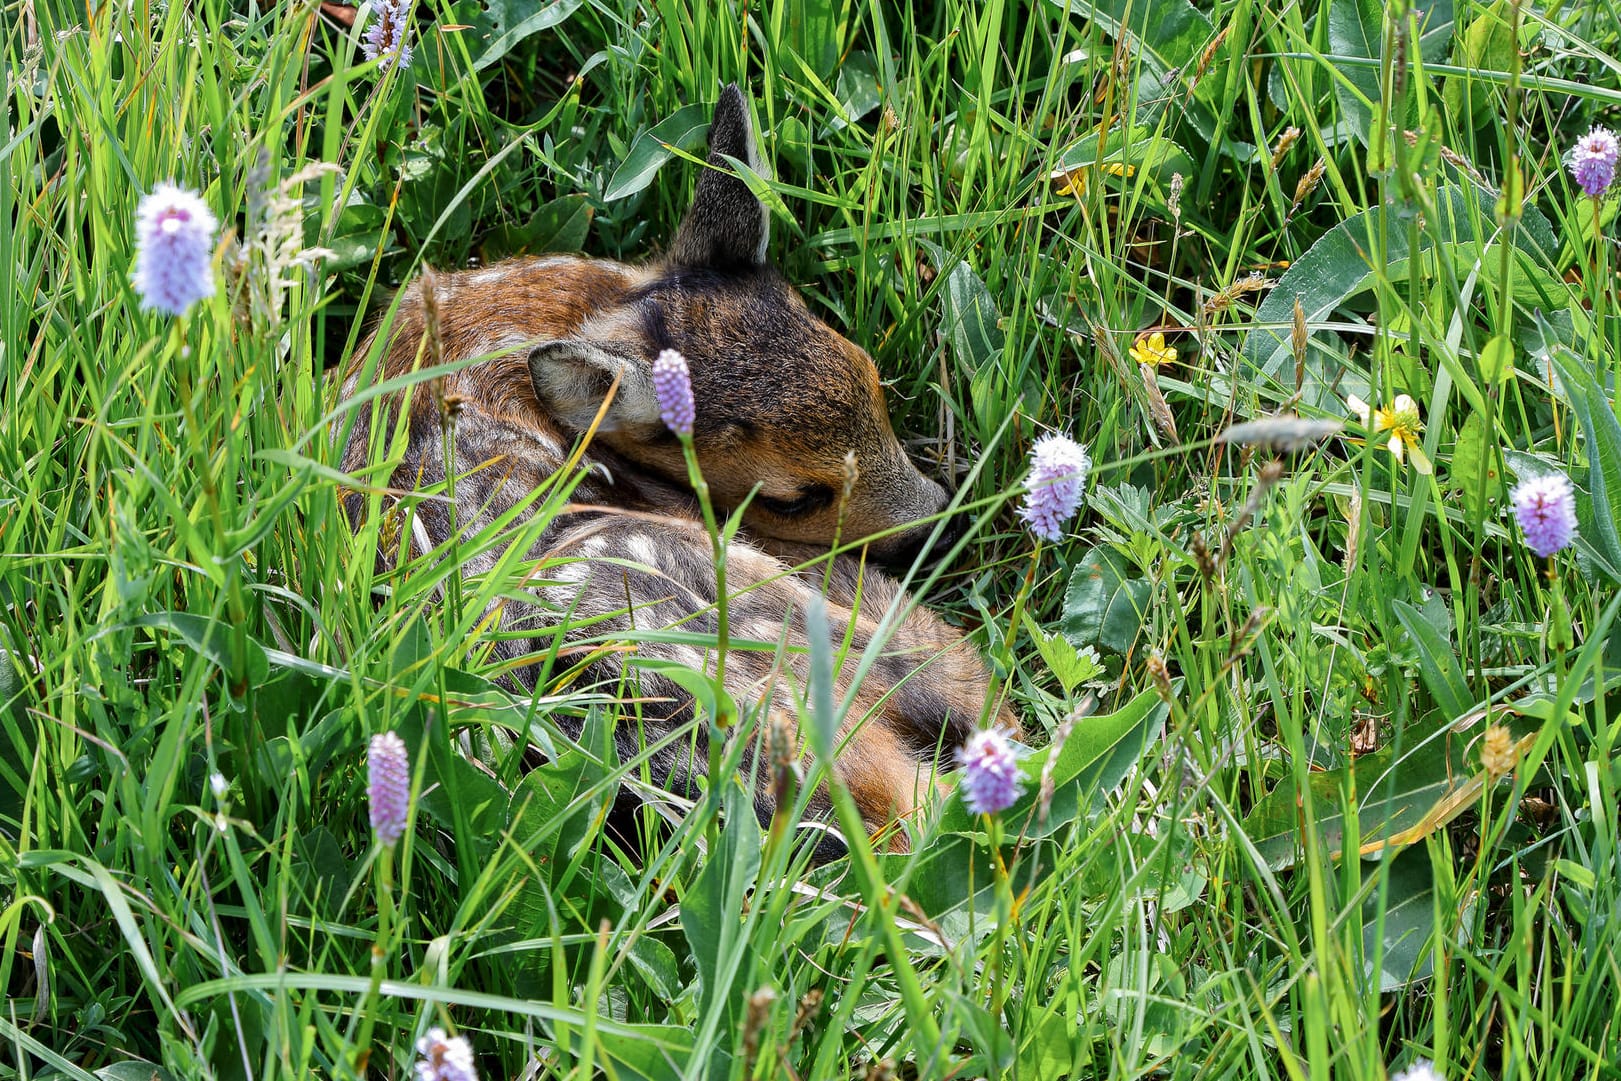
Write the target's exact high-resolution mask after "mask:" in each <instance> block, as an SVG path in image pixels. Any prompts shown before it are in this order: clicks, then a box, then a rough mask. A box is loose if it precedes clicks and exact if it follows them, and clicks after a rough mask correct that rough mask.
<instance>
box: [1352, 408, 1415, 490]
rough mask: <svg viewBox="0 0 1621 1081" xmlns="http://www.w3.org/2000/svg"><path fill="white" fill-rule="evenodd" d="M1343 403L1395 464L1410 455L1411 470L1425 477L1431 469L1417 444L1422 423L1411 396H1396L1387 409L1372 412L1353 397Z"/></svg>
mask: <svg viewBox="0 0 1621 1081" xmlns="http://www.w3.org/2000/svg"><path fill="white" fill-rule="evenodd" d="M1345 404H1346V405H1348V406H1350V407H1351V412H1353V413H1355V414H1356V415H1357V416H1358V417H1359V418H1361V420H1362V425H1363V427H1365V428H1367V429H1368V430H1369V431H1370V432H1372V433H1373V437H1374V438H1375V439H1378V440H1383V441H1384V445H1385V449H1386V450H1388V451H1390V453H1391V454H1394V455H1395V456H1396V460H1397V461H1398V462H1405V461H1406V460H1407V456H1408V455H1411V456H1412V459H1413V468H1415V469H1417V470H1418V471H1419V472H1420V473H1423V474H1425V475H1426V476H1427V475H1429V474H1430V473H1431V472H1432V471H1433V470H1434V466H1432V465H1431V464H1430V460H1429V458H1428V457H1427V456H1426V455H1425V453H1424V448H1423V447H1421V446H1420V445H1419V435H1420V434H1421V433H1422V432H1423V431H1424V422H1423V420H1421V419H1420V418H1419V415H1418V403H1417V402H1415V401H1413V399H1412V397H1411V396H1409V395H1406V394H1398V395H1396V400H1395V401H1394V402H1392V403H1391V404H1390V408H1388V409H1384V408H1380V409H1372V408H1370V407H1369V406H1368V403H1367V402H1365V401H1363V400H1362V399H1361V398H1358V397H1357V396H1356V395H1354V394H1353V395H1351V396H1350V397H1349V398H1347V399H1346V400H1345ZM1386 432H1388V433H1390V436H1389V438H1388V439H1386V438H1385V433H1386Z"/></svg>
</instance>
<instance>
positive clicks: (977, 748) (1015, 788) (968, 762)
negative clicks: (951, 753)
mask: <svg viewBox="0 0 1621 1081" xmlns="http://www.w3.org/2000/svg"><path fill="white" fill-rule="evenodd" d="M957 764H958V765H959V766H961V767H962V782H961V784H960V786H959V790H960V791H961V792H962V802H963V806H965V807H967V808H968V810H969V811H971V812H973V813H974V814H977V815H978V814H987V815H991V814H996V813H997V812H998V811H1005V810H1007V809H1008V808H1009V807H1011V806H1013V801H1014V800H1016V799H1018V798H1019V790H1020V788H1021V787H1022V786H1023V784H1024V777H1023V776H1022V775H1020V773H1019V753H1018V752H1017V751H1016V750H1014V748H1013V744H1012V743H1011V742H1009V741H1008V738H1007V734H1006V733H1005V732H1003V731H1002V730H1001V729H998V728H989V729H986V730H984V731H982V732H975V733H974V734H973V735H972V736H969V737H968V742H967V744H966V745H964V746H963V747H962V748H961V749H960V750H958V751H957Z"/></svg>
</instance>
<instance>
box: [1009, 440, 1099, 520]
mask: <svg viewBox="0 0 1621 1081" xmlns="http://www.w3.org/2000/svg"><path fill="white" fill-rule="evenodd" d="M1091 468H1092V459H1091V458H1089V457H1088V456H1087V453H1086V448H1085V447H1083V446H1081V445H1080V444H1079V443H1077V442H1075V440H1073V439H1071V438H1069V436H1067V435H1044V436H1042V437H1041V438H1040V439H1038V440H1036V445H1035V446H1033V447H1031V448H1030V475H1029V476H1028V477H1026V478H1025V481H1024V489H1025V496H1024V506H1022V507H1020V508H1019V517H1021V518H1023V519H1024V520H1025V522H1026V523H1028V524H1029V526H1030V531H1031V532H1032V533H1034V534H1035V535H1036V536H1038V537H1040V538H1041V539H1042V540H1046V541H1059V540H1062V539H1063V538H1064V523H1065V522H1067V521H1069V519H1070V518H1072V517H1073V516H1074V514H1075V512H1076V511H1077V510H1079V509H1080V506H1081V497H1082V496H1083V495H1084V494H1085V491H1086V474H1087V471H1088V470H1090V469H1091Z"/></svg>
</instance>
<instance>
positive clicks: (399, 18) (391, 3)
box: [360, 0, 411, 72]
mask: <svg viewBox="0 0 1621 1081" xmlns="http://www.w3.org/2000/svg"><path fill="white" fill-rule="evenodd" d="M360 51H361V52H362V53H364V54H365V56H366V59H367V60H375V61H377V70H378V71H379V72H384V71H387V70H388V69H389V68H391V67H398V68H400V69H402V70H403V69H405V68H408V67H410V66H411V0H375V2H374V4H373V7H372V17H371V22H370V24H369V25H368V26H367V27H366V36H365V38H364V39H363V40H362V41H361V43H360Z"/></svg>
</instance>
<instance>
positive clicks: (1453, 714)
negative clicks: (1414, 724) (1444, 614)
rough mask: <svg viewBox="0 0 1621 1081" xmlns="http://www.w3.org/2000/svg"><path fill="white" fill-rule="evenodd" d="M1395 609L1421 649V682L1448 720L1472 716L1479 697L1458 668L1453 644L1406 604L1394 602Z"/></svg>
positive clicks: (1412, 639) (1399, 618) (1419, 651)
mask: <svg viewBox="0 0 1621 1081" xmlns="http://www.w3.org/2000/svg"><path fill="white" fill-rule="evenodd" d="M1391 608H1392V609H1393V610H1394V611H1395V613H1396V618H1397V619H1398V620H1399V621H1400V622H1401V625H1402V627H1403V629H1405V630H1406V631H1407V637H1408V638H1409V639H1410V640H1411V641H1412V643H1413V645H1414V646H1416V647H1417V649H1418V674H1419V678H1421V679H1422V680H1423V681H1424V686H1425V687H1427V688H1428V689H1429V692H1430V694H1431V695H1433V696H1434V697H1435V701H1436V703H1437V704H1438V705H1440V707H1441V711H1442V712H1443V713H1444V714H1446V718H1447V720H1456V719H1457V718H1459V717H1462V716H1463V715H1464V714H1465V713H1468V712H1469V711H1470V710H1471V709H1473V708H1474V706H1475V695H1474V692H1473V691H1472V690H1470V689H1469V681H1468V680H1467V679H1465V678H1464V676H1463V669H1461V668H1459V667H1458V657H1457V654H1456V652H1455V651H1454V650H1453V648H1452V643H1451V642H1450V641H1449V640H1448V639H1447V638H1446V636H1445V635H1443V634H1442V633H1441V632H1439V631H1437V630H1436V629H1435V627H1434V626H1433V625H1432V624H1431V623H1430V621H1429V620H1427V619H1425V618H1424V613H1423V612H1421V611H1419V610H1418V609H1417V608H1414V607H1413V606H1412V605H1410V604H1408V603H1407V602H1406V601H1392V602H1391Z"/></svg>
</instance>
